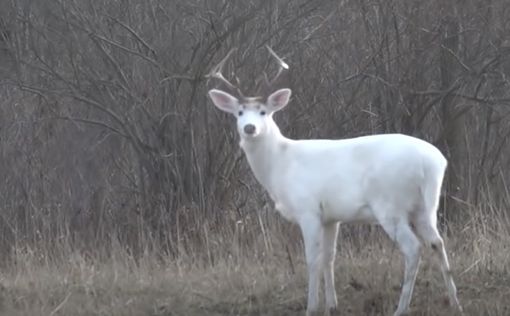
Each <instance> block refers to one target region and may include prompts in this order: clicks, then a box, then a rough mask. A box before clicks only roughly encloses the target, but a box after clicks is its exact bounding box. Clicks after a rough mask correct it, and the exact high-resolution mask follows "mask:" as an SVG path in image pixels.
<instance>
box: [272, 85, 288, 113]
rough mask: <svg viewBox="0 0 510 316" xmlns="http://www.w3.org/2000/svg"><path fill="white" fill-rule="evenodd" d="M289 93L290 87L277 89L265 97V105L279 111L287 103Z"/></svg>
mask: <svg viewBox="0 0 510 316" xmlns="http://www.w3.org/2000/svg"><path fill="white" fill-rule="evenodd" d="M291 93H292V91H291V90H290V89H280V90H277V91H275V92H273V93H272V94H271V95H270V96H269V97H268V98H267V105H268V106H269V108H270V109H272V110H273V111H279V110H281V109H283V108H284V107H285V106H286V105H287V103H289V99H290V95H291Z"/></svg>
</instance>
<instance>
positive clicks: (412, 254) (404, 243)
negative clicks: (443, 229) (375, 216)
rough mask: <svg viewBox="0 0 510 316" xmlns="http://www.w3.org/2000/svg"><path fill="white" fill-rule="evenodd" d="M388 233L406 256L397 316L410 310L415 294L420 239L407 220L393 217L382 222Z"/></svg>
mask: <svg viewBox="0 0 510 316" xmlns="http://www.w3.org/2000/svg"><path fill="white" fill-rule="evenodd" d="M381 225H382V226H383V228H384V230H385V231H386V233H387V234H388V235H389V236H390V238H391V239H393V240H394V241H395V242H396V243H397V244H398V246H399V248H400V250H401V251H402V254H403V255H404V258H405V270H404V282H403V284H402V292H401V294H400V299H399V302H398V307H397V310H396V311H395V314H394V315H395V316H400V315H404V314H405V313H407V312H408V310H409V305H410V303H411V297H412V295H413V289H414V283H415V281H416V274H417V273H418V267H419V264H420V246H421V245H420V240H419V239H418V237H416V235H415V233H414V232H413V230H412V229H411V227H410V226H409V223H408V222H407V220H403V219H393V220H387V221H384V222H382V223H381Z"/></svg>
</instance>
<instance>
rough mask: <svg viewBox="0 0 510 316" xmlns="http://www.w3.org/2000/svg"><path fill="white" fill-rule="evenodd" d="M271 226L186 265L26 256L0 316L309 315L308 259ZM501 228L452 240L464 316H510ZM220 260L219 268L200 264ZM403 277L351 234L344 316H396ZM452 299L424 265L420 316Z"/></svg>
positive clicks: (368, 241) (8, 281) (121, 257)
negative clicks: (306, 312)
mask: <svg viewBox="0 0 510 316" xmlns="http://www.w3.org/2000/svg"><path fill="white" fill-rule="evenodd" d="M273 220H274V218H273ZM269 222H271V221H268V223H269ZM273 223H276V224H273V225H272V226H271V225H269V224H267V227H266V229H265V230H264V231H265V233H264V234H261V235H260V236H259V237H260V238H259V239H258V240H255V242H254V243H252V244H251V245H250V246H246V247H243V246H240V244H239V242H237V241H236V238H226V237H228V236H220V237H218V238H217V239H215V236H214V235H212V236H209V237H208V238H209V240H210V243H211V245H217V246H216V247H217V249H216V248H215V247H213V246H211V247H210V249H212V250H211V251H214V252H215V253H210V254H209V255H206V256H199V255H197V254H196V253H193V254H192V255H193V257H191V256H190V257H186V256H184V255H183V256H181V257H180V258H179V259H170V258H169V257H165V256H161V255H160V254H158V253H151V252H150V251H146V252H145V254H144V255H142V256H140V257H139V258H137V259H135V258H133V257H132V256H130V255H129V254H128V253H127V252H126V251H123V250H121V249H120V248H121V247H119V246H118V245H115V241H112V243H113V244H111V245H110V246H112V247H113V248H114V249H117V250H116V251H114V252H113V253H111V254H110V255H108V256H106V257H105V256H99V255H91V254H90V253H89V254H85V253H79V252H76V251H73V250H72V249H70V248H69V247H60V249H61V250H60V252H59V253H58V254H56V253H55V252H52V254H51V255H49V254H48V253H49V252H48V251H47V250H45V249H46V248H44V247H39V248H38V249H29V248H27V247H24V248H23V247H19V248H18V249H17V251H16V252H15V253H14V255H13V256H12V257H13V259H12V261H11V262H10V263H9V264H7V265H6V266H4V267H3V268H2V270H1V279H0V280H1V285H2V287H1V302H0V303H1V309H0V310H1V315H13V316H15V315H154V316H156V315H161V316H162V315H165V316H169V315H302V314H304V308H305V302H306V299H305V294H306V279H305V276H306V273H305V265H304V263H303V255H302V250H301V247H300V243H299V242H294V243H291V247H286V246H285V244H288V241H289V240H292V241H296V240H299V238H298V234H297V231H296V230H295V229H294V228H288V227H290V224H289V225H288V226H287V228H288V229H286V230H285V229H284V230H282V229H280V228H281V227H279V225H281V224H278V223H279V222H278V221H274V222H273ZM498 223H499V224H498V225H496V224H494V225H491V227H490V229H489V227H488V224H487V223H486V222H484V221H483V220H482V219H473V220H472V221H470V222H469V223H468V224H466V226H465V227H464V228H463V229H459V230H455V231H458V232H460V233H458V236H457V237H451V236H450V237H449V238H448V239H447V246H448V253H449V256H450V261H451V263H452V266H453V274H454V276H455V280H456V282H457V285H458V288H459V298H460V300H461V303H462V304H463V306H464V309H465V312H466V315H509V314H510V308H509V306H510V304H509V303H508V298H509V297H510V251H509V245H510V234H509V232H508V227H509V226H508V225H507V224H508V222H506V223H504V222H503V221H499V222H498ZM284 225H285V224H284ZM276 228H278V229H276ZM230 237H234V236H230ZM238 237H240V236H238ZM267 238H269V239H270V240H271V244H270V245H268V244H267ZM228 240H230V241H228ZM232 240H234V242H232ZM237 240H239V238H237ZM360 240H361V242H360ZM264 241H266V242H264ZM220 242H221V243H222V244H221V243H220ZM220 247H222V248H220ZM64 249H65V250H64ZM253 250H256V251H253ZM196 251H198V250H196ZM203 252H204V253H205V251H203ZM212 256H214V258H215V259H214V263H213V262H212V261H211V260H208V259H197V258H211V257H212ZM426 256H427V253H426V252H424V258H425V257H426ZM218 258H221V259H218ZM401 271H402V263H401V257H400V254H399V252H398V250H397V249H395V248H394V246H393V245H392V244H391V243H390V242H389V241H388V240H387V238H385V237H382V234H381V232H380V231H379V230H377V229H366V227H365V229H357V230H355V229H353V230H351V229H349V228H346V229H343V232H342V234H341V236H340V238H339V253H338V256H337V261H336V288H337V291H338V296H339V303H340V305H341V307H342V310H343V311H344V312H343V314H342V315H391V313H392V312H393V309H394V305H395V304H396V303H397V300H398V295H399V291H400V289H399V282H400V280H401V273H402V272H401ZM445 298H446V293H445V288H444V286H443V283H442V280H441V278H440V273H439V270H438V268H437V267H436V265H435V264H433V263H429V262H428V261H427V260H423V263H422V265H421V269H420V272H419V275H418V281H417V286H416V289H415V292H414V296H413V301H412V308H413V312H412V315H452V314H453V312H452V310H451V309H449V308H448V307H447V306H445Z"/></svg>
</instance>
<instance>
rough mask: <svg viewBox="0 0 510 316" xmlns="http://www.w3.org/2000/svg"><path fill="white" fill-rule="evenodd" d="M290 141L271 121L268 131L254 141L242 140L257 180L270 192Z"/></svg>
mask: <svg viewBox="0 0 510 316" xmlns="http://www.w3.org/2000/svg"><path fill="white" fill-rule="evenodd" d="M288 141H289V140H288V139H287V138H286V137H284V136H283V135H282V134H281V132H280V129H279V128H278V126H277V125H276V123H274V121H271V124H269V125H268V128H267V130H266V131H265V132H264V133H263V134H262V135H259V136H258V137H256V138H254V139H242V140H241V143H240V146H241V148H242V149H243V151H244V153H245V155H246V158H247V159H248V163H249V164H250V167H251V170H252V172H253V174H254V175H255V178H257V180H258V181H259V182H260V184H262V186H264V187H265V189H266V190H268V191H269V192H270V193H271V191H272V187H273V185H272V182H273V181H272V179H274V177H275V176H276V177H277V176H278V170H279V169H280V168H279V161H281V159H282V154H283V152H284V151H285V148H286V145H285V144H286V143H287V142H288Z"/></svg>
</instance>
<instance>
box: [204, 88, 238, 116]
mask: <svg viewBox="0 0 510 316" xmlns="http://www.w3.org/2000/svg"><path fill="white" fill-rule="evenodd" d="M209 97H211V100H212V101H213V103H214V105H216V107H217V108H219V109H220V110H222V111H225V112H228V113H235V111H236V110H237V107H238V106H239V100H237V98H235V97H233V96H231V95H230V94H228V93H226V92H223V91H221V90H217V89H212V90H209Z"/></svg>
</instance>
